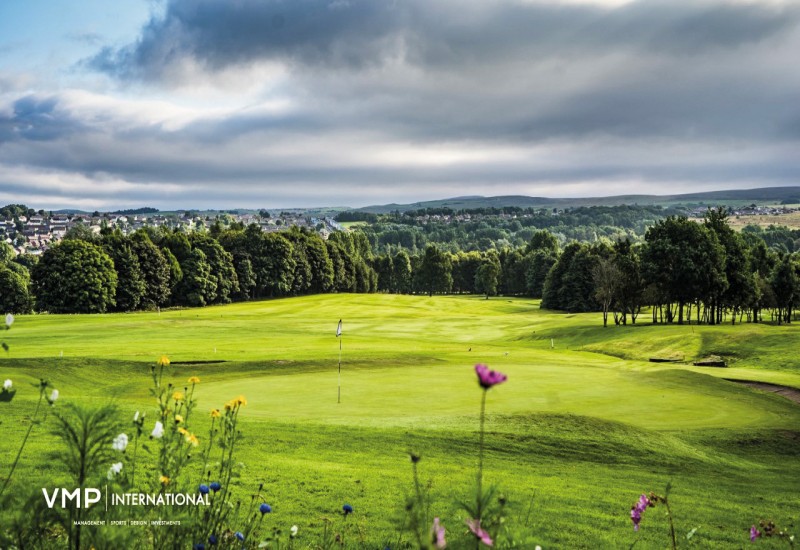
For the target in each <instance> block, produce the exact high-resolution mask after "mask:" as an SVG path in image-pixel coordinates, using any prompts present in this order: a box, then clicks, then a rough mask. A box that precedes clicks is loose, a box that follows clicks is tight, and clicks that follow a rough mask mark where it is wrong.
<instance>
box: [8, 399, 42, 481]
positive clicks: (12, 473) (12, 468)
mask: <svg viewBox="0 0 800 550" xmlns="http://www.w3.org/2000/svg"><path fill="white" fill-rule="evenodd" d="M42 399H44V388H40V389H39V401H38V402H37V403H36V410H35V411H34V412H33V418H31V425H30V426H28V431H27V432H26V433H25V438H24V439H23V440H22V445H20V447H19V451H17V457H16V458H15V459H14V462H13V464H11V471H10V472H8V476H7V477H6V480H5V481H4V482H3V488H2V489H0V497H1V496H3V493H4V492H5V491H6V487H8V484H9V483H10V482H11V477H12V476H13V475H14V470H16V469H17V464H18V463H19V459H20V457H21V456H22V451H23V449H25V444H26V443H27V442H28V437H29V436H30V435H31V430H33V425H34V424H36V416H37V415H38V414H39V407H41V405H42Z"/></svg>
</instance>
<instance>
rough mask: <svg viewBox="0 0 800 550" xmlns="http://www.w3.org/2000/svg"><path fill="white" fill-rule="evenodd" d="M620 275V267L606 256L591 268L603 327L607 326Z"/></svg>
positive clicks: (617, 291) (617, 290)
mask: <svg viewBox="0 0 800 550" xmlns="http://www.w3.org/2000/svg"><path fill="white" fill-rule="evenodd" d="M620 275H621V272H620V269H619V268H618V267H617V266H616V264H615V263H614V261H613V260H611V259H608V258H600V259H599V260H598V262H597V264H596V265H595V266H594V269H593V270H592V277H593V279H594V296H595V298H596V299H597V301H598V302H599V303H600V306H601V307H602V308H603V327H607V326H608V311H609V310H610V309H611V304H612V302H613V301H614V298H615V297H616V296H617V295H618V293H619V281H620Z"/></svg>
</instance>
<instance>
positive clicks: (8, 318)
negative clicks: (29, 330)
mask: <svg viewBox="0 0 800 550" xmlns="http://www.w3.org/2000/svg"><path fill="white" fill-rule="evenodd" d="M13 324H14V316H13V315H11V314H10V313H9V314H7V315H6V326H7V327H10V326H11V325H13Z"/></svg>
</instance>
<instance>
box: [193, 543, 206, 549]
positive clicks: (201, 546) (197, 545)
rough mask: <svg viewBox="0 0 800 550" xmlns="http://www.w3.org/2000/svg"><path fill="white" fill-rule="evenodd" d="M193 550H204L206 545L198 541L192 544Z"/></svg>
mask: <svg viewBox="0 0 800 550" xmlns="http://www.w3.org/2000/svg"><path fill="white" fill-rule="evenodd" d="M192 548H193V550H206V545H205V544H203V543H202V542H198V543H197V544H195V545H194V546H192Z"/></svg>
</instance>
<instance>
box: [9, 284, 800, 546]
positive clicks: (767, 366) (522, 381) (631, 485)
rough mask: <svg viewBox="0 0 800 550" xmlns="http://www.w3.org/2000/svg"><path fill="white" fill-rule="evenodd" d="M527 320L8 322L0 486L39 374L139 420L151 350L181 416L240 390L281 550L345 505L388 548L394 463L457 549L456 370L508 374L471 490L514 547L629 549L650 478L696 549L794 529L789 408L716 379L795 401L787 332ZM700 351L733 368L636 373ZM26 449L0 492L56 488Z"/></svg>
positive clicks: (444, 306) (253, 458)
mask: <svg viewBox="0 0 800 550" xmlns="http://www.w3.org/2000/svg"><path fill="white" fill-rule="evenodd" d="M538 306H539V304H538V302H537V301H531V300H524V299H506V298H496V299H491V300H488V301H487V300H483V299H482V298H480V297H433V298H428V297H413V296H387V295H328V296H313V297H303V298H292V299H284V300H274V301H262V302H253V303H246V304H234V305H229V306H221V307H209V308H204V309H197V310H179V311H164V312H162V313H161V314H157V313H136V314H118V315H96V316H55V315H54V316H47V315H41V316H22V317H19V318H18V319H17V322H16V323H15V325H14V327H13V330H11V331H9V332H5V333H3V334H2V338H3V340H4V341H6V342H8V344H9V345H10V346H11V352H10V354H8V355H7V356H6V358H4V359H2V361H1V362H0V377H1V378H3V379H5V378H12V379H13V380H14V382H15V384H16V386H17V388H18V394H17V397H16V398H15V399H14V401H13V402H12V403H10V404H9V403H0V410H2V411H3V415H2V417H0V418H2V420H0V422H1V423H0V429H1V430H2V433H3V435H4V436H3V438H2V439H1V440H0V473H4V472H5V471H7V469H8V465H9V464H10V462H11V460H12V459H13V455H14V453H15V452H16V449H17V446H18V444H19V442H20V441H21V439H22V436H23V434H24V430H25V429H27V422H28V420H27V419H28V417H29V415H30V414H31V413H32V410H33V406H34V404H35V398H36V394H35V390H34V389H32V388H30V387H26V386H25V383H26V382H31V383H33V382H36V381H38V379H39V378H40V377H44V378H47V379H49V380H50V381H51V382H52V383H53V384H54V385H55V387H58V388H59V390H61V395H62V399H61V401H59V405H57V406H61V402H62V401H63V402H67V401H80V402H96V403H104V402H107V401H108V400H114V401H115V402H117V403H118V404H119V405H120V407H121V408H122V409H123V410H124V411H125V413H126V414H132V412H133V411H134V410H137V409H141V410H149V409H148V408H149V407H151V405H152V398H150V397H148V387H149V376H150V364H152V363H153V362H154V360H155V359H156V358H157V357H158V356H160V355H162V354H167V355H169V357H170V358H171V359H172V360H173V362H174V363H175V364H173V365H172V366H171V367H170V371H169V372H170V376H171V380H173V381H174V382H175V384H176V385H182V384H183V383H184V381H185V380H186V379H187V378H188V377H189V376H192V375H197V376H199V377H200V378H201V379H202V382H201V384H200V385H199V386H198V387H197V391H196V397H197V398H198V399H199V402H200V410H201V411H207V410H210V409H211V408H212V407H219V406H221V405H222V403H224V402H225V401H227V400H228V399H230V398H232V397H234V396H236V395H239V394H244V395H245V396H246V397H247V399H248V405H247V406H246V407H245V408H244V409H243V411H242V425H243V431H244V434H245V437H246V438H245V439H244V440H243V442H242V447H241V454H240V456H239V458H240V460H241V461H242V463H243V464H244V465H245V469H244V470H243V474H242V478H241V479H240V482H239V483H240V486H241V488H242V491H247V490H250V488H252V487H254V486H257V485H258V483H260V482H262V481H263V482H265V483H266V489H265V490H266V491H267V493H268V494H269V495H270V499H271V504H272V505H273V507H274V509H275V513H274V514H273V515H272V516H271V517H270V520H271V521H273V522H275V523H278V524H280V525H281V526H283V528H284V529H286V528H288V527H289V526H290V525H292V524H298V525H299V526H300V528H301V533H302V536H301V537H300V539H298V542H299V543H300V547H313V545H312V542H313V540H314V536H316V535H318V534H319V533H320V531H321V525H322V520H321V518H322V517H334V515H335V514H336V510H338V509H339V507H340V506H341V504H342V503H344V502H349V503H351V504H352V505H353V506H354V507H355V509H356V514H355V515H354V516H353V525H352V526H351V527H352V528H353V533H352V534H351V537H354V538H351V540H355V539H356V538H357V539H358V540H361V537H363V540H364V541H365V546H366V547H374V548H383V547H384V545H385V544H387V543H390V544H392V547H393V548H394V547H396V541H397V534H396V531H395V527H396V526H397V525H398V524H399V523H400V521H401V519H400V518H402V508H403V503H404V495H406V494H407V493H408V492H409V491H410V489H411V478H410V464H409V461H408V457H407V452H408V450H409V449H414V450H416V451H417V452H420V453H421V454H422V456H423V461H422V463H421V469H422V475H423V477H425V479H428V478H430V479H431V480H432V492H433V495H434V497H435V506H434V507H435V510H436V513H437V514H439V515H441V517H442V518H443V520H444V522H445V526H446V527H447V528H448V538H449V539H450V540H451V547H455V548H458V547H460V545H461V544H464V543H465V542H466V541H468V537H467V535H466V534H465V530H466V529H465V527H464V524H463V519H464V517H465V516H464V513H463V512H461V511H460V510H459V509H458V507H457V505H456V504H455V502H456V500H457V499H458V498H462V499H466V498H469V491H470V488H471V483H472V482H473V480H474V464H475V462H476V458H477V429H478V418H477V416H478V406H479V402H480V390H479V389H478V387H477V383H476V380H475V375H474V372H473V371H472V366H473V365H474V364H475V363H477V362H485V363H487V364H489V365H490V367H492V368H495V369H499V370H501V371H503V372H505V373H507V374H508V376H509V380H508V382H507V383H505V384H503V385H500V386H498V387H496V388H494V389H492V390H491V391H490V392H489V395H488V402H487V412H488V414H489V417H488V421H487V432H488V433H487V449H488V453H487V460H486V466H487V472H486V476H487V479H488V480H489V482H492V483H497V484H498V485H499V487H500V488H501V490H502V491H503V492H505V493H506V494H507V495H508V497H509V503H510V509H511V514H510V516H511V517H510V519H509V522H510V525H512V526H513V527H514V530H515V538H516V540H517V541H518V543H519V545H520V546H519V547H521V548H529V547H533V546H535V544H541V545H542V546H543V547H544V548H553V547H562V548H605V547H608V548H615V547H627V546H629V545H630V544H631V543H632V542H633V541H634V540H635V539H636V537H635V535H634V533H633V531H632V529H631V523H630V520H629V519H628V511H629V508H630V506H631V504H632V503H633V502H634V501H635V500H636V498H637V497H638V495H639V494H640V493H641V492H644V491H649V490H655V491H657V492H658V491H661V490H662V489H663V486H664V485H665V484H666V482H667V481H668V480H671V481H672V483H673V485H674V490H673V495H672V498H673V508H674V509H673V512H674V514H675V516H676V521H677V523H678V527H679V531H681V533H685V532H686V531H688V530H689V529H691V528H694V527H699V530H698V532H697V534H696V535H695V537H694V538H693V539H692V543H693V545H696V546H698V547H740V546H744V545H745V543H748V544H749V542H748V541H747V538H746V535H747V533H746V531H747V529H748V528H749V526H750V524H752V523H753V522H756V521H757V520H758V519H759V518H762V517H771V518H773V519H775V521H776V522H778V523H779V524H781V525H783V526H794V525H795V524H796V521H797V519H798V518H797V510H798V509H800V499H799V497H798V490H800V464H799V462H800V461H798V458H800V431H799V430H798V426H800V406H798V405H796V404H794V403H792V402H790V401H788V400H786V399H784V398H781V397H778V396H774V395H771V394H766V393H762V392H758V391H754V390H751V389H749V388H746V387H741V386H739V385H736V384H733V383H730V382H727V381H724V380H720V379H719V378H720V377H727V378H740V379H750V380H762V381H767V382H773V383H782V384H786V385H791V386H794V387H800V369H798V363H797V361H796V358H795V354H796V350H797V349H798V344H800V328H798V327H795V326H793V325H792V326H780V327H779V326H772V325H742V326H739V325H737V326H734V327H731V326H729V325H724V326H718V327H705V326H681V327H678V326H652V325H649V324H648V323H646V322H642V321H649V317H647V316H644V315H643V316H642V317H641V318H640V319H641V320H640V323H638V324H637V325H636V326H627V327H608V328H606V329H604V328H603V327H602V326H601V319H600V316H599V315H597V314H591V315H589V314H587V315H564V314H560V313H555V312H547V311H542V310H540V309H539V307H538ZM339 318H342V319H343V320H344V340H343V356H342V358H343V362H342V371H343V372H342V403H341V404H337V403H336V391H337V388H336V384H337V373H336V365H337V360H338V350H339V348H338V340H337V339H336V338H335V336H334V331H335V328H336V323H337V321H338V320H339ZM551 345H552V348H551ZM62 351H63V357H62V356H61V352H62ZM711 353H715V354H719V355H723V356H725V357H726V358H728V359H729V360H730V361H731V364H732V366H733V368H729V369H702V368H695V367H687V366H684V365H679V364H678V365H676V364H653V363H648V362H647V359H648V358H649V357H651V356H673V355H683V356H685V358H686V359H687V360H689V359H692V358H695V357H701V356H704V355H707V354H711ZM204 361H218V362H215V363H202V362H204ZM193 362H194V363H193ZM177 363H189V364H177ZM203 416H204V418H203V419H202V420H201V421H199V427H198V428H197V429H196V430H195V431H196V433H198V434H199V435H201V436H202V434H203V433H204V432H205V431H207V427H206V424H207V421H208V419H207V418H206V417H205V415H203ZM34 434H35V437H34V438H33V440H32V443H31V445H30V446H29V447H28V449H26V454H25V459H24V461H23V464H22V466H21V467H20V469H19V471H18V475H17V477H18V479H17V480H16V481H15V483H20V484H22V483H24V481H25V480H33V479H37V478H41V477H42V476H44V477H45V478H46V479H56V478H58V477H59V476H63V473H60V472H59V470H58V467H57V466H56V465H55V464H54V463H53V462H52V460H51V459H52V458H53V456H54V453H57V452H59V451H58V449H57V448H54V447H53V441H54V440H53V438H52V436H49V435H47V433H46V430H45V429H44V428H42V429H38V428H37V430H35V431H34ZM201 439H202V437H201ZM656 510H659V509H656ZM796 530H797V529H795V531H796ZM356 531H358V532H360V533H361V535H358V536H356ZM666 533H667V531H666V521H665V518H664V517H663V516H662V515H661V513H660V512H658V511H649V512H648V514H647V515H646V516H645V519H644V520H643V524H642V530H641V541H640V542H639V543H638V544H637V548H664V547H666V546H667V539H666V538H665V537H666ZM799 534H800V533H799ZM765 542H766V544H761V545H762V546H770V542H769V541H760V543H765ZM356 546H360V544H358V545H356Z"/></svg>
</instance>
